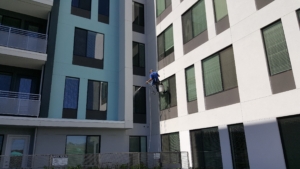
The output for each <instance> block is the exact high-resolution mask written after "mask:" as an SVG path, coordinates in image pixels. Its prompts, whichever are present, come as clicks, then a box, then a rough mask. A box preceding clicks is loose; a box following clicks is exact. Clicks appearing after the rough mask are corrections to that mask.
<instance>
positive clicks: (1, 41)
mask: <svg viewBox="0 0 300 169" xmlns="http://www.w3.org/2000/svg"><path fill="white" fill-rule="evenodd" d="M0 37H1V38H0V46H5V47H10V48H16V49H22V50H27V51H32V52H38V53H46V49H47V35H45V34H40V33H36V32H31V31H26V30H22V29H16V28H12V27H7V26H3V25H0Z"/></svg>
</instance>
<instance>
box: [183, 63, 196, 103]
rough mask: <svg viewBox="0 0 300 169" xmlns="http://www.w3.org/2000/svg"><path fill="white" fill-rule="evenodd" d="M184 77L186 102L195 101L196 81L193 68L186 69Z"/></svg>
mask: <svg viewBox="0 0 300 169" xmlns="http://www.w3.org/2000/svg"><path fill="white" fill-rule="evenodd" d="M185 75H186V90H187V100H188V101H189V102H190V101H194V100H197V91H196V79H195V69H194V66H192V67H189V68H187V69H186V70H185Z"/></svg>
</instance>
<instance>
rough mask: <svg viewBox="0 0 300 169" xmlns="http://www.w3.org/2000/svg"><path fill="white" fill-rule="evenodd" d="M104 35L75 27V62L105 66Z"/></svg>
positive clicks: (96, 66) (99, 66) (98, 66)
mask: <svg viewBox="0 0 300 169" xmlns="http://www.w3.org/2000/svg"><path fill="white" fill-rule="evenodd" d="M103 48H104V35H103V34H100V33H96V32H91V31H87V30H84V29H80V28H75V38H74V49H73V64H78V65H81V66H89V67H95V68H101V69H102V68H103V57H104V49H103Z"/></svg>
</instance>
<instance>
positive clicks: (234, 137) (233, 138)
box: [228, 124, 250, 169]
mask: <svg viewBox="0 0 300 169" xmlns="http://www.w3.org/2000/svg"><path fill="white" fill-rule="evenodd" d="M228 130H229V136H230V144H231V153H232V161H233V168H234V169H239V168H243V169H249V168H250V167H249V161H248V152H247V146H246V137H245V131H244V126H243V124H236V125H230V126H228Z"/></svg>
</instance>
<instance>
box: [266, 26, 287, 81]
mask: <svg viewBox="0 0 300 169" xmlns="http://www.w3.org/2000/svg"><path fill="white" fill-rule="evenodd" d="M263 36H264V42H265V49H266V53H267V58H268V63H269V69H270V74H271V75H275V74H278V73H281V72H284V71H287V70H290V69H292V66H291V62H290V57H289V53H288V49H287V45H286V41H285V36H284V31H283V27H282V24H281V22H280V21H278V22H276V23H274V24H272V25H270V26H268V27H267V28H265V29H263Z"/></svg>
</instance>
